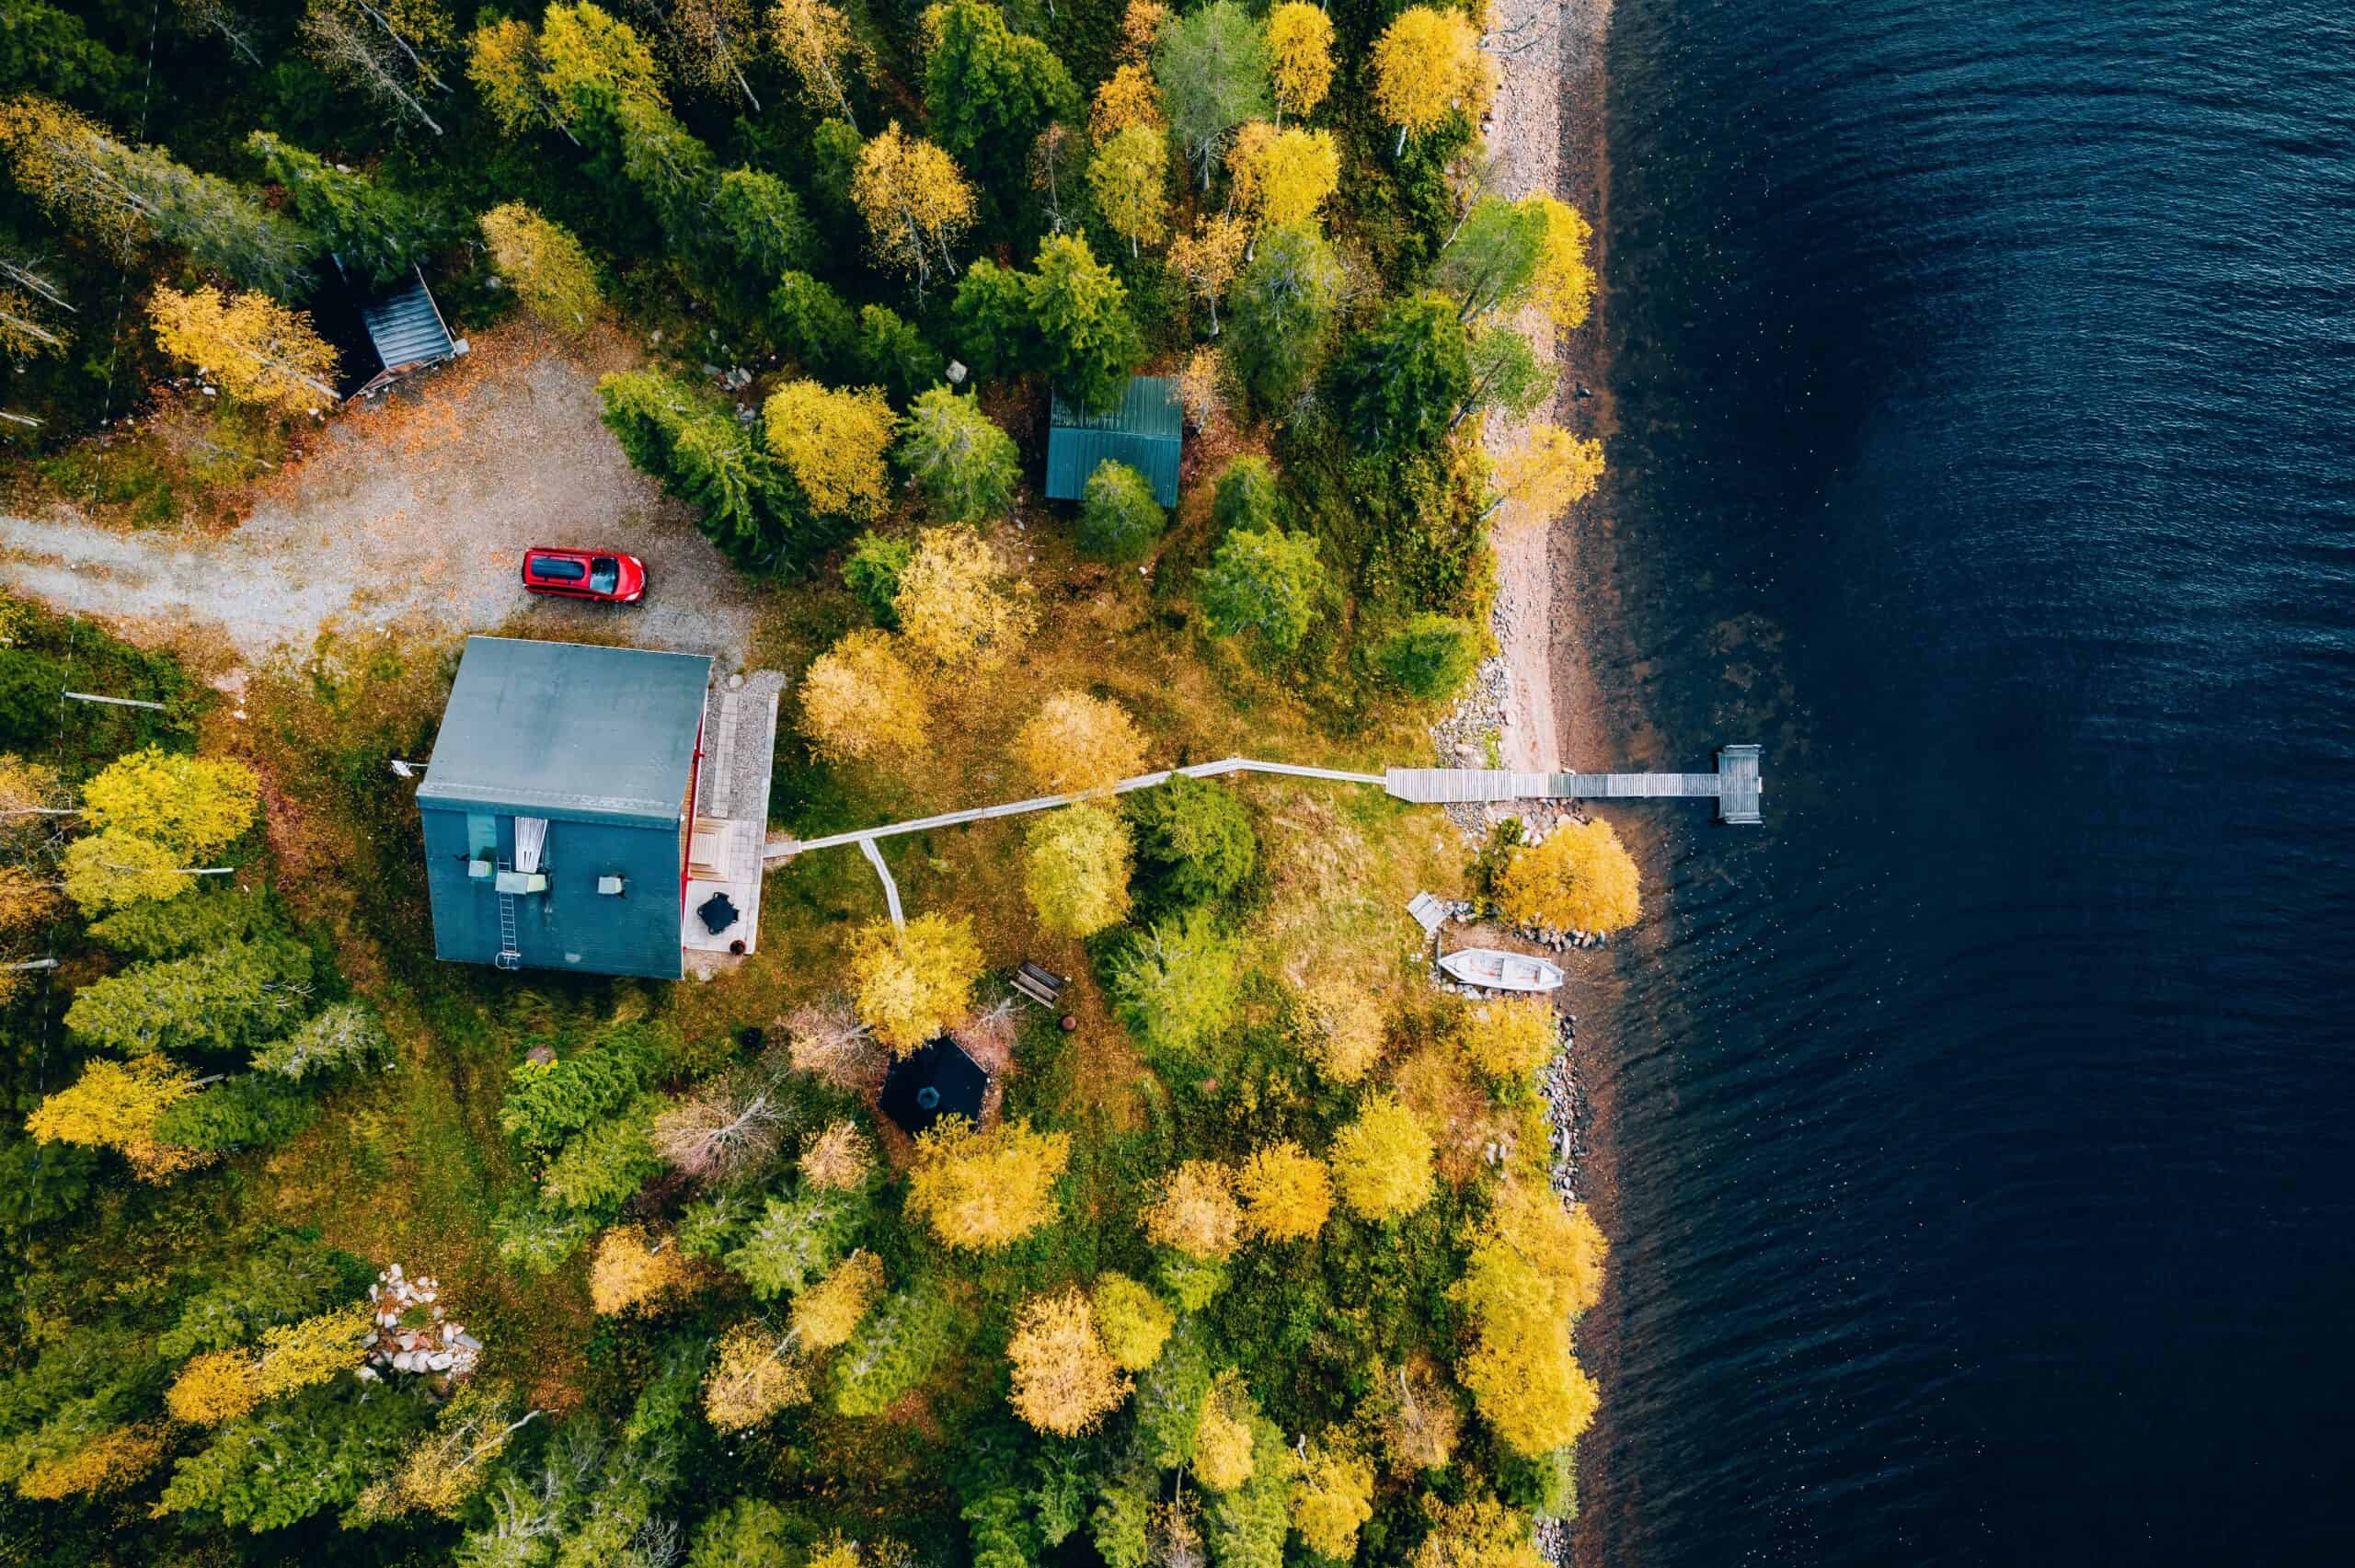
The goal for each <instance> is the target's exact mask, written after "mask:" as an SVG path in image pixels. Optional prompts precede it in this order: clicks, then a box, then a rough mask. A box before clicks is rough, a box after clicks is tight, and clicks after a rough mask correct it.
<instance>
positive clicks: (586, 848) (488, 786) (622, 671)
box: [417, 637, 711, 979]
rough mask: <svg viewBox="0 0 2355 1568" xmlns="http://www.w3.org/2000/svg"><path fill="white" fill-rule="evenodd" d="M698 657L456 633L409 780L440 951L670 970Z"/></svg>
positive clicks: (612, 969) (693, 749) (694, 752)
mask: <svg viewBox="0 0 2355 1568" xmlns="http://www.w3.org/2000/svg"><path fill="white" fill-rule="evenodd" d="M710 679H711V660H710V659H708V658H703V657H701V656H699V655H690V654H677V653H656V652H651V651H649V650H647V649H644V648H624V647H590V646H587V645H584V644H580V643H555V642H533V641H526V640H522V639H518V638H513V637H469V638H467V639H466V648H465V657H464V658H462V659H461V660H460V661H459V665H458V679H457V682H456V684H455V685H454V687H452V689H451V692H450V702H449V705H448V706H447V707H446V708H444V709H443V710H442V730H441V733H440V734H439V735H438V736H437V737H436V738H435V739H434V743H433V758H432V761H431V762H430V763H429V764H428V765H427V769H426V775H425V782H424V784H421V785H420V786H419V789H418V792H417V805H418V813H419V817H420V818H422V819H423V822H424V828H425V862H426V887H427V890H428V893H429V895H430V897H431V901H432V905H433V949H434V954H435V956H437V957H441V958H444V959H450V960H454V961H456V962H459V963H469V964H490V965H494V966H496V967H500V968H503V969H514V968H541V969H582V970H588V971H592V972H593V973H598V974H612V975H645V976H650V977H654V978H657V979H676V978H677V977H678V975H679V974H680V972H681V958H680V922H681V916H682V912H683V911H682V907H681V901H682V898H683V896H684V885H685V883H684V879H685V874H686V856H687V847H688V844H687V840H688V829H689V814H690V812H691V811H692V809H693V802H694V794H695V782H696V769H697V764H698V761H699V760H700V758H701V755H702V737H703V721H704V699H705V692H706V689H707V687H708V685H709V683H710Z"/></svg>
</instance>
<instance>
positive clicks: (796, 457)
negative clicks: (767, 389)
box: [761, 381, 898, 517]
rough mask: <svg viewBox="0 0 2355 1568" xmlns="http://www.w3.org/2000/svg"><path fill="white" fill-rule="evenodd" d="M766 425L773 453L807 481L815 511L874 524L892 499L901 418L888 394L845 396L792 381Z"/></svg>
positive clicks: (765, 415)
mask: <svg viewBox="0 0 2355 1568" xmlns="http://www.w3.org/2000/svg"><path fill="white" fill-rule="evenodd" d="M761 417H762V420H763V423H764V427H765V428H766V429H767V432H768V438H769V450H770V451H772V452H775V453H776V454H777V456H778V457H780V458H782V459H783V460H784V461H785V465H786V467H787V469H788V470H790V471H791V473H792V475H793V476H794V478H796V479H797V480H798V481H800V484H801V488H802V490H803V492H804V493H805V494H807V495H808V496H809V498H810V507H811V508H812V509H815V510H817V511H820V512H824V513H830V514H833V515H835V516H850V517H866V516H868V515H870V514H871V513H873V512H874V511H875V510H876V509H878V508H879V507H881V506H882V505H883V504H884V502H885V501H886V500H887V499H889V498H890V475H889V474H888V473H887V472H886V471H885V469H884V466H883V453H884V452H885V451H886V449H888V448H889V447H890V444H891V435H892V432H893V430H894V429H896V428H897V426H898V418H897V416H895V415H894V414H893V413H892V412H891V405H890V403H889V402H887V401H885V399H884V396H883V389H882V388H881V387H877V386H863V387H859V388H857V389H856V391H853V390H850V389H843V390H839V391H837V390H833V389H829V388H827V387H824V386H821V385H820V384H819V383H816V382H814V381H789V382H787V383H785V384H784V385H783V386H781V387H779V388H777V389H776V391H775V392H773V393H771V394H770V395H769V400H768V401H767V402H766V403H764V404H763V405H762V406H761Z"/></svg>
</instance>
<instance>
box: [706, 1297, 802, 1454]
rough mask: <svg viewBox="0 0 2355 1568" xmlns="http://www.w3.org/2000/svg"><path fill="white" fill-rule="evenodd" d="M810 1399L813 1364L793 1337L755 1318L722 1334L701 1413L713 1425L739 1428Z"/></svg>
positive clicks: (736, 1429) (737, 1430) (734, 1429)
mask: <svg viewBox="0 0 2355 1568" xmlns="http://www.w3.org/2000/svg"><path fill="white" fill-rule="evenodd" d="M809 1402H810V1368H809V1366H808V1364H807V1363H806V1362H804V1361H803V1360H802V1359H801V1357H800V1356H798V1354H796V1352H795V1350H794V1348H793V1344H792V1341H791V1340H790V1339H789V1338H786V1337H781V1336H779V1335H778V1334H776V1333H772V1332H771V1331H770V1330H768V1329H767V1328H765V1327H764V1326H762V1325H761V1324H760V1323H757V1322H742V1323H738V1324H737V1325H736V1326H735V1327H733V1328H731V1329H729V1331H728V1332H727V1333H723V1334H721V1335H720V1336H719V1344H718V1346H717V1347H716V1348H715V1349H714V1351H713V1353H712V1358H711V1370H710V1371H709V1372H707V1373H706V1374H705V1375H704V1383H703V1412H704V1414H705V1416H706V1417H707V1418H708V1419H709V1421H710V1422H711V1424H712V1425H713V1426H714V1427H716V1428H718V1430H719V1431H722V1432H741V1431H743V1430H744V1429H745V1428H746V1427H748V1426H757V1425H760V1424H761V1423H762V1422H764V1421H766V1420H767V1419H768V1418H769V1417H770V1416H772V1415H775V1413H777V1412H778V1411H780V1410H784V1409H786V1408H787V1406H790V1405H797V1404H807V1403H809Z"/></svg>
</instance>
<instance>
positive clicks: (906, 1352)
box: [833, 1288, 955, 1415]
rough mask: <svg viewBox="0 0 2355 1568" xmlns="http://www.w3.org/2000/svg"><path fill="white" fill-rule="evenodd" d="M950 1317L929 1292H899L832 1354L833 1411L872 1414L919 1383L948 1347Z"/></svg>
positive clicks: (935, 1294) (937, 1297)
mask: <svg viewBox="0 0 2355 1568" xmlns="http://www.w3.org/2000/svg"><path fill="white" fill-rule="evenodd" d="M954 1326H955V1319H954V1317H953V1316H952V1314H951V1313H950V1311H949V1308H948V1302H947V1300H945V1299H943V1298H942V1297H941V1296H940V1294H939V1293H938V1292H937V1291H935V1290H932V1289H929V1288H918V1289H912V1290H902V1291H899V1292H897V1293H895V1294H894V1295H892V1296H891V1297H890V1299H887V1300H886V1301H885V1302H884V1303H883V1305H882V1306H880V1307H879V1308H877V1309H876V1310H875V1311H874V1312H873V1313H872V1314H870V1315H869V1316H868V1318H867V1321H866V1322H863V1323H861V1324H859V1326H858V1332H857V1333H854V1334H852V1335H851V1337H850V1342H849V1343H848V1344H846V1345H844V1346H843V1347H842V1349H841V1350H840V1351H838V1352H837V1353H836V1354H835V1356H834V1365H833V1395H834V1409H835V1410H836V1411H837V1412H838V1413H841V1414H844V1415H877V1414H880V1413H882V1411H883V1410H884V1408H885V1407H886V1406H888V1405H889V1404H890V1402H892V1401H893V1400H896V1399H898V1398H899V1397H900V1396H901V1395H902V1394H903V1393H905V1392H907V1391H908V1390H910V1389H912V1388H913V1387H915V1385H916V1384H917V1383H918V1382H920V1381H922V1380H923V1379H924V1378H925V1374H926V1373H928V1372H930V1371H931V1370H932V1368H933V1366H934V1364H935V1363H936V1362H937V1361H938V1360H939V1359H940V1356H941V1355H942V1353H943V1352H944V1351H946V1350H947V1349H948V1341H949V1337H950V1331H951V1329H952V1328H953V1327H954Z"/></svg>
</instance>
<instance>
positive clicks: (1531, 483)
mask: <svg viewBox="0 0 2355 1568" xmlns="http://www.w3.org/2000/svg"><path fill="white" fill-rule="evenodd" d="M1602 482H1603V443H1602V442H1601V441H1590V440H1588V439H1586V438H1584V437H1581V436H1574V435H1572V434H1570V432H1569V431H1568V430H1566V429H1562V428H1561V427H1559V426H1558V425H1539V426H1536V427H1534V429H1530V430H1529V431H1528V432H1527V433H1525V434H1524V435H1522V437H1521V439H1520V440H1518V441H1515V442H1514V443H1513V445H1512V448H1511V451H1509V452H1506V453H1505V455H1504V457H1503V459H1502V461H1500V462H1499V463H1498V464H1497V493H1498V494H1499V496H1501V497H1503V498H1506V499H1509V500H1511V501H1513V502H1515V503H1517V504H1518V505H1519V506H1520V507H1521V509H1522V515H1523V516H1524V517H1526V518H1528V519H1529V520H1530V521H1548V520H1551V519H1553V518H1556V517H1558V516H1560V515H1561V513H1562V510H1563V509H1564V508H1566V507H1568V506H1570V505H1572V504H1574V503H1576V502H1579V501H1582V500H1584V499H1586V498H1588V497H1589V496H1591V495H1592V494H1594V487H1595V486H1597V485H1599V484H1601V483H1602Z"/></svg>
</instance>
